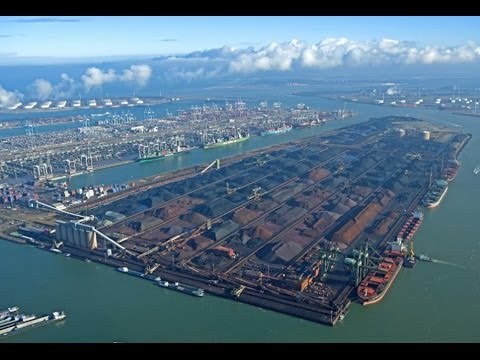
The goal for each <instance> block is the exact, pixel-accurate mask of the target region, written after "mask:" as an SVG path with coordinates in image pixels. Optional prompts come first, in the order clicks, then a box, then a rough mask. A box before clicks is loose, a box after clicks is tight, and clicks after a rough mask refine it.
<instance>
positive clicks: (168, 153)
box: [135, 146, 192, 162]
mask: <svg viewBox="0 0 480 360" xmlns="http://www.w3.org/2000/svg"><path fill="white" fill-rule="evenodd" d="M190 150H192V148H190V147H184V148H182V147H180V146H179V147H178V148H177V149H176V150H175V151H172V150H159V151H155V152H154V153H153V154H152V155H149V156H145V157H138V158H137V159H136V160H135V161H137V162H147V161H155V160H159V159H163V158H166V157H169V156H174V155H181V154H182V153H188V152H189V151H190Z"/></svg>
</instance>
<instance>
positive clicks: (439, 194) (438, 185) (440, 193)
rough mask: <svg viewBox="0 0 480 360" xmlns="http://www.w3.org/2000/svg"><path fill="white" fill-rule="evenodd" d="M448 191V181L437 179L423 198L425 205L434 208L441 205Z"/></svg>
mask: <svg viewBox="0 0 480 360" xmlns="http://www.w3.org/2000/svg"><path fill="white" fill-rule="evenodd" d="M447 191H448V182H447V181H445V180H435V182H434V183H433V185H432V187H431V188H430V190H429V191H428V193H427V195H425V198H424V199H423V205H424V206H425V207H427V208H434V207H437V206H438V205H440V203H441V202H442V200H443V198H444V197H445V195H446V194H447Z"/></svg>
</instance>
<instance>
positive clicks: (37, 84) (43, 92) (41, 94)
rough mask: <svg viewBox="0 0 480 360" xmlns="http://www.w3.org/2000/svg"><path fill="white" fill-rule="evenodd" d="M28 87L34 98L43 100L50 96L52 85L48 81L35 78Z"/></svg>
mask: <svg viewBox="0 0 480 360" xmlns="http://www.w3.org/2000/svg"><path fill="white" fill-rule="evenodd" d="M29 89H30V90H31V91H32V92H33V96H34V98H36V99H39V100H45V99H47V98H49V97H50V95H51V93H52V90H53V86H52V84H51V83H50V81H47V80H45V79H37V80H35V81H34V82H33V83H32V84H31V85H30V86H29Z"/></svg>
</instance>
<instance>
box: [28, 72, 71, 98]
mask: <svg viewBox="0 0 480 360" xmlns="http://www.w3.org/2000/svg"><path fill="white" fill-rule="evenodd" d="M79 88H80V85H79V84H78V83H76V82H75V81H74V80H73V79H72V78H71V77H70V76H68V74H65V73H63V74H61V75H60V81H59V82H58V83H56V84H52V83H51V82H50V81H48V80H45V79H36V80H35V81H34V82H33V83H31V84H30V85H29V86H28V90H30V93H31V97H32V98H33V99H36V100H47V99H49V100H59V99H68V98H70V97H72V96H73V95H74V93H76V92H77V91H78V90H79Z"/></svg>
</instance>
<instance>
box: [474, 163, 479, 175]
mask: <svg viewBox="0 0 480 360" xmlns="http://www.w3.org/2000/svg"><path fill="white" fill-rule="evenodd" d="M479 172H480V164H478V165H477V166H475V169H473V173H474V174H475V175H477V174H478V173H479Z"/></svg>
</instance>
